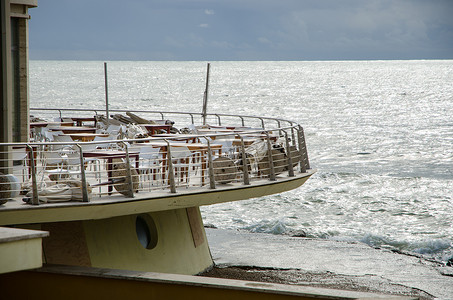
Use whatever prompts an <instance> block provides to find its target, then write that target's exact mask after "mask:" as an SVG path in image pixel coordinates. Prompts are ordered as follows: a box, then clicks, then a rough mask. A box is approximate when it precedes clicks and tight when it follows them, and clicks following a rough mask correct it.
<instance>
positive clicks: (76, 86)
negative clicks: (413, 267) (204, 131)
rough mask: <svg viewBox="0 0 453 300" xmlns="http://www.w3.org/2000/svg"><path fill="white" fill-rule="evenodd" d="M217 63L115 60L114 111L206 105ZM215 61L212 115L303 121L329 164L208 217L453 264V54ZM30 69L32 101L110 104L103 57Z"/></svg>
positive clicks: (213, 209)
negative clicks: (293, 185)
mask: <svg viewBox="0 0 453 300" xmlns="http://www.w3.org/2000/svg"><path fill="white" fill-rule="evenodd" d="M207 63H208V62H203V61H177V62H172V61H163V62H159V61H109V62H107V70H108V76H107V78H108V93H109V103H110V108H111V109H134V110H137V109H138V110H164V111H182V112H189V111H194V112H201V111H202V103H203V93H204V91H205V87H206V71H207ZM209 63H210V78H209V93H208V109H207V110H208V112H209V113H230V114H245V115H256V116H266V117H277V118H284V119H289V120H293V121H295V122H298V123H300V124H301V125H302V126H303V128H304V131H305V137H306V143H307V148H308V154H309V158H310V165H311V167H312V168H313V169H316V170H317V172H316V174H315V175H313V176H312V177H311V178H310V179H309V180H308V181H307V182H306V183H305V184H304V185H303V186H302V187H300V188H297V189H295V190H292V191H288V192H284V193H281V194H277V195H271V196H266V197H261V198H255V199H249V200H243V201H237V202H230V203H225V204H216V205H212V206H205V207H202V208H201V211H202V215H203V218H204V222H205V224H207V225H209V226H211V227H216V228H221V229H231V230H238V231H245V232H252V233H256V234H260V233H265V234H273V235H299V236H306V237H311V238H320V239H329V240H339V241H353V242H363V243H366V244H368V245H370V246H372V247H379V248H388V249H392V250H397V251H404V252H409V253H413V254H416V255H423V256H426V257H428V258H431V259H435V260H438V261H441V262H443V263H445V264H448V265H451V264H453V60H407V61H406V60H404V61H392V60H389V61H213V62H209ZM29 68H30V98H31V101H30V106H31V107H44V108H55V107H65V108H93V109H95V108H97V109H102V108H103V107H104V105H105V84H104V75H105V73H104V62H103V61H36V60H31V61H30V65H29ZM175 125H176V126H177V125H178V124H175ZM262 247H263V248H265V247H266V245H265V243H263V245H262Z"/></svg>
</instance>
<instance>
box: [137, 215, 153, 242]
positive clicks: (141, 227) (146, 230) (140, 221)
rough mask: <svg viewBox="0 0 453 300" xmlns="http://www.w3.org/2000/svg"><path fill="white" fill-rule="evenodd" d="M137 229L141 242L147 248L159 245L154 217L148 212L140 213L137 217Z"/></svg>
mask: <svg viewBox="0 0 453 300" xmlns="http://www.w3.org/2000/svg"><path fill="white" fill-rule="evenodd" d="M135 230H136V232H137V238H138V241H139V242H140V244H141V245H142V246H143V247H145V248H146V249H153V248H154V247H156V245H157V228H156V224H155V223H154V220H153V218H151V217H150V216H149V215H147V214H142V215H138V216H137V218H136V219H135Z"/></svg>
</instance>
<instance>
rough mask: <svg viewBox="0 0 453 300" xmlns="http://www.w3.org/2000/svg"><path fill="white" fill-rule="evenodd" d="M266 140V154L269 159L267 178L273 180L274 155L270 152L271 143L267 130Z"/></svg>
mask: <svg viewBox="0 0 453 300" xmlns="http://www.w3.org/2000/svg"><path fill="white" fill-rule="evenodd" d="M266 140H267V155H268V159H269V180H270V181H275V169H274V155H273V153H272V145H271V138H270V136H269V131H266Z"/></svg>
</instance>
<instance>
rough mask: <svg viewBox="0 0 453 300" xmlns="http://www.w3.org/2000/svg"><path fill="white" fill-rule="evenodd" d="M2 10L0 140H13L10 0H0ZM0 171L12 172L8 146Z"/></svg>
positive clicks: (0, 156)
mask: <svg viewBox="0 0 453 300" xmlns="http://www.w3.org/2000/svg"><path fill="white" fill-rule="evenodd" d="M0 5H1V10H0V18H1V24H0V27H1V30H2V32H1V34H2V38H1V41H0V44H1V56H0V61H1V68H2V69H1V72H0V81H1V82H0V142H3V143H8V142H12V141H13V114H12V111H13V78H12V74H13V72H12V65H11V64H12V62H11V16H10V6H11V5H10V1H9V0H6V1H4V0H2V1H0ZM0 172H2V173H4V174H9V173H11V172H12V159H11V151H9V149H8V146H0Z"/></svg>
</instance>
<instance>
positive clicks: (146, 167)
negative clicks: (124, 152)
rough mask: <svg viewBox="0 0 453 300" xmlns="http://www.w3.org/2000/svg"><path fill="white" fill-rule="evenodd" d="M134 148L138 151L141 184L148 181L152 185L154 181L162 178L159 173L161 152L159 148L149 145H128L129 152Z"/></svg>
mask: <svg viewBox="0 0 453 300" xmlns="http://www.w3.org/2000/svg"><path fill="white" fill-rule="evenodd" d="M135 149H137V150H138V152H139V173H140V179H141V180H140V181H141V182H142V184H144V183H145V182H148V183H149V185H150V186H151V185H153V183H154V182H159V180H160V179H161V178H162V176H160V175H161V174H160V173H161V164H160V163H161V161H162V154H161V153H160V148H153V147H150V146H140V147H134V146H132V147H130V148H129V152H131V151H134V150H135ZM144 179H147V180H144Z"/></svg>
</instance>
